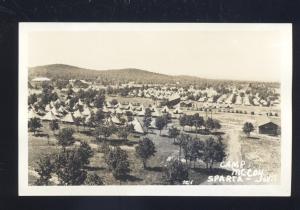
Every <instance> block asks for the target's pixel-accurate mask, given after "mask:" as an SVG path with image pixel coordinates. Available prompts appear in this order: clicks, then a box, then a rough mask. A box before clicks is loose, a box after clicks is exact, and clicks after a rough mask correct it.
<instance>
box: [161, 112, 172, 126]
mask: <svg viewBox="0 0 300 210" xmlns="http://www.w3.org/2000/svg"><path fill="white" fill-rule="evenodd" d="M162 117H163V119H164V121H165V126H167V127H168V123H169V122H171V120H172V118H171V114H170V113H165V114H163V116H162Z"/></svg>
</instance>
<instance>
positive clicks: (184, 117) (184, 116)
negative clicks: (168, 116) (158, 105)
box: [179, 114, 189, 127]
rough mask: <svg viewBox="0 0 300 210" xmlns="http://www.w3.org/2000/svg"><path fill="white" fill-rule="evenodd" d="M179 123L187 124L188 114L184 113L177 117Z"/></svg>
mask: <svg viewBox="0 0 300 210" xmlns="http://www.w3.org/2000/svg"><path fill="white" fill-rule="evenodd" d="M179 124H180V126H182V127H184V126H186V125H188V124H189V123H188V116H187V115H186V114H183V115H182V116H181V117H180V118H179Z"/></svg>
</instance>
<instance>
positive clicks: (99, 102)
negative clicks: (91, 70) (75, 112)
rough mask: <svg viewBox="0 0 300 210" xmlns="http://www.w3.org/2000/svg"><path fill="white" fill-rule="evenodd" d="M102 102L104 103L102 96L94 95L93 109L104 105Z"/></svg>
mask: <svg viewBox="0 0 300 210" xmlns="http://www.w3.org/2000/svg"><path fill="white" fill-rule="evenodd" d="M104 101H105V95H104V94H99V95H96V97H95V100H94V105H95V107H97V108H102V107H103V104H104Z"/></svg>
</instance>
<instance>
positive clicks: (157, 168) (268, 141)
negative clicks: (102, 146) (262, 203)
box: [29, 98, 280, 185]
mask: <svg viewBox="0 0 300 210" xmlns="http://www.w3.org/2000/svg"><path fill="white" fill-rule="evenodd" d="M118 100H119V101H121V100H120V99H119V98H118ZM126 100H128V99H127V98H125V99H124V101H126ZM130 100H131V99H130ZM145 100H148V99H145ZM121 102H123V101H121ZM136 102H141V101H138V100H137V101H136ZM142 103H145V101H142ZM149 103H150V102H149ZM193 113H194V111H188V112H187V114H193ZM199 113H200V115H202V116H205V113H204V112H199ZM262 117H263V116H255V115H250V114H235V113H223V112H216V113H214V114H213V118H215V119H218V120H219V121H220V123H221V125H222V128H221V129H220V131H221V132H224V133H225V134H224V143H225V144H226V145H227V150H226V152H227V154H228V156H227V159H228V160H229V159H235V160H236V161H241V160H245V161H246V162H247V163H249V164H251V165H252V166H256V167H261V168H264V170H265V171H266V172H267V173H270V174H275V175H276V174H278V171H279V170H280V139H279V137H269V136H266V135H259V134H257V131H254V132H253V133H252V134H251V136H252V138H246V137H245V135H244V134H243V133H242V132H241V129H242V126H243V123H244V122H245V121H246V120H249V119H251V120H259V118H262ZM172 124H173V125H175V126H178V125H179V122H178V120H177V119H173V120H172ZM70 126H71V127H73V128H74V130H75V131H76V133H75V134H74V137H75V138H76V140H78V141H83V140H84V141H87V142H88V143H89V144H90V146H91V147H92V149H93V150H94V153H95V155H94V156H93V157H92V158H91V160H90V165H89V166H88V167H87V170H88V172H93V173H96V174H98V175H99V176H101V177H103V179H104V181H105V183H106V184H108V185H117V184H128V185H134V184H136V185H141V184H143V185H150V184H151V185H155V184H161V183H162V175H163V167H164V166H165V165H166V163H167V158H168V157H170V156H177V155H178V153H179V147H178V146H177V145H174V144H173V139H170V138H168V137H165V136H159V131H158V130H153V133H149V134H147V137H149V138H150V139H152V140H153V142H154V143H155V146H156V150H157V153H156V155H155V156H154V157H152V158H151V159H150V160H149V161H148V169H147V170H144V169H143V167H142V163H141V161H140V160H139V159H138V158H137V157H136V156H135V145H136V143H137V142H138V141H139V139H140V138H137V137H134V136H133V135H130V136H129V138H128V139H129V142H130V144H128V143H126V144H125V143H121V144H120V141H118V138H117V136H115V135H113V136H112V137H110V140H109V141H110V142H111V143H112V144H120V145H121V148H122V149H124V150H126V151H127V152H128V155H129V161H130V168H131V172H130V175H129V176H128V177H127V180H126V181H123V182H122V183H120V181H118V180H116V179H115V178H114V177H113V176H112V174H111V172H109V171H108V170H107V165H106V164H105V163H104V159H103V154H102V153H100V152H99V145H98V143H97V142H96V141H95V138H94V137H93V136H91V135H87V132H86V131H87V130H88V128H83V127H80V128H79V131H77V128H76V127H75V126H72V125H64V124H60V128H63V127H70ZM162 133H163V134H165V133H167V129H165V130H163V131H162ZM232 133H234V134H237V135H236V136H237V137H235V138H233V136H232ZM45 134H49V144H48V140H47V137H46V136H44V135H45ZM192 135H195V134H192ZM198 137H200V138H201V139H205V138H208V135H199V134H198ZM75 146H76V145H75ZM60 149H61V148H60V147H59V146H57V144H56V139H55V137H54V135H53V132H52V131H50V129H49V125H48V123H45V122H43V127H42V129H41V132H40V135H39V136H33V135H32V134H31V133H30V135H29V172H30V173H29V184H33V183H34V181H35V179H36V178H37V175H36V173H34V168H35V167H36V161H37V160H38V159H39V157H41V156H42V155H44V154H51V153H54V152H58V151H59V150H60ZM199 166H201V167H199ZM209 175H210V174H209V173H208V172H207V171H206V170H204V169H203V165H201V163H200V162H198V163H197V164H196V169H192V170H191V171H190V179H191V180H193V184H196V185H197V184H201V183H202V184H208V183H207V182H206V181H207V177H208V176H209ZM248 184H254V183H248Z"/></svg>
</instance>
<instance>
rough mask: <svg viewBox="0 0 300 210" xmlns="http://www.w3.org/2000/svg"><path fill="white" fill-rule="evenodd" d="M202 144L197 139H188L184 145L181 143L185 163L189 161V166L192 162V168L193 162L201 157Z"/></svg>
mask: <svg viewBox="0 0 300 210" xmlns="http://www.w3.org/2000/svg"><path fill="white" fill-rule="evenodd" d="M203 148H204V144H203V142H202V141H199V140H197V139H191V138H188V139H187V140H186V141H185V142H184V143H183V154H184V158H185V160H186V161H188V160H189V161H190V164H191V162H192V161H194V167H195V162H196V160H197V158H201V157H202V152H203Z"/></svg>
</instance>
